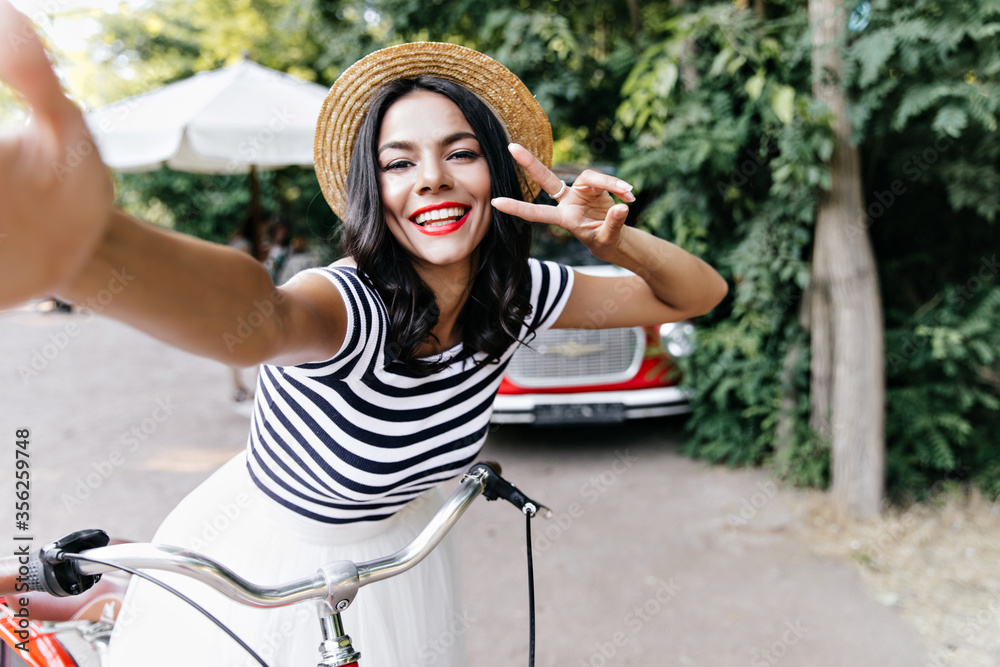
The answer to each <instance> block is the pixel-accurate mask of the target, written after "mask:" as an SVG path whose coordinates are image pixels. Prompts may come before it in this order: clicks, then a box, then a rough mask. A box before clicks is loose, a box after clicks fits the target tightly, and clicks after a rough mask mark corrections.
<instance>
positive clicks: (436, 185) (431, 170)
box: [416, 158, 452, 192]
mask: <svg viewBox="0 0 1000 667" xmlns="http://www.w3.org/2000/svg"><path fill="white" fill-rule="evenodd" d="M416 186H417V190H419V191H421V192H437V191H438V190H447V189H449V188H451V186H452V180H451V175H450V174H449V172H448V168H447V165H445V164H444V163H443V162H442V161H441V160H435V159H426V158H425V159H423V160H421V161H420V166H419V168H418V173H417V183H416Z"/></svg>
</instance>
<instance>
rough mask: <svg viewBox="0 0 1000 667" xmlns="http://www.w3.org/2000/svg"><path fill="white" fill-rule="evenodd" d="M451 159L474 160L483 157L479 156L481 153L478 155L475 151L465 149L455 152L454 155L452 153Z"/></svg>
mask: <svg viewBox="0 0 1000 667" xmlns="http://www.w3.org/2000/svg"><path fill="white" fill-rule="evenodd" d="M451 157H454V158H459V159H473V160H474V159H475V158H477V157H481V156H480V155H479V153H477V152H475V151H471V150H469V149H467V148H463V149H462V150H460V151H455V152H454V153H452V154H451Z"/></svg>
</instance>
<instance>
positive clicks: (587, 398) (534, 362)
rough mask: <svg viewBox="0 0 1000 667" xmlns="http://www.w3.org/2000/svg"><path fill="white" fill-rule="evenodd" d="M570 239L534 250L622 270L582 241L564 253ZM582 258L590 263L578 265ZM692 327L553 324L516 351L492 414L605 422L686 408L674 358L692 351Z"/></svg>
mask: <svg viewBox="0 0 1000 667" xmlns="http://www.w3.org/2000/svg"><path fill="white" fill-rule="evenodd" d="M573 243H575V242H566V241H560V242H558V243H556V244H553V243H551V242H550V243H549V244H548V248H547V251H545V252H541V253H539V252H537V251H536V256H539V257H540V258H541V259H554V260H556V261H562V262H563V263H566V264H571V265H573V267H574V269H575V270H577V271H580V272H583V273H589V274H593V275H621V274H624V273H626V272H625V270H624V269H620V268H618V267H614V266H610V265H608V264H593V262H596V260H594V258H593V257H592V256H591V255H590V253H589V252H586V250H585V249H584V252H583V253H580V252H579V250H578V249H576V250H575V251H573V252H572V253H571V254H570V255H569V256H567V254H566V251H567V250H569V249H572V248H573V245H572V244H573ZM553 246H554V247H555V252H553ZM580 247H581V248H582V246H580ZM567 259H568V260H569V261H566V260H567ZM574 260H576V261H574ZM581 261H587V262H590V265H579V262H581ZM693 334H694V325H693V324H691V323H690V322H676V323H666V324H663V325H661V326H659V327H633V328H629V329H593V330H589V329H550V330H549V331H546V332H544V333H542V334H540V335H539V336H538V337H537V338H535V339H534V340H533V341H532V342H531V343H530V346H529V347H522V348H521V349H519V350H518V351H517V352H516V353H515V354H514V358H513V359H512V360H511V362H510V365H509V366H508V367H507V375H506V376H505V377H504V379H503V382H502V383H501V385H500V391H499V393H498V394H497V398H496V401H495V402H494V404H493V417H492V422H493V423H495V424H536V425H543V424H567V423H609V422H620V421H624V420H626V419H638V418H642V417H660V416H664V415H673V414H680V413H685V412H690V411H691V408H690V405H689V403H688V396H687V395H686V394H685V392H684V390H682V389H681V388H680V387H679V386H678V384H679V380H680V378H679V374H678V372H677V369H676V367H675V363H674V360H675V359H676V358H677V357H681V356H685V355H687V354H690V353H691V349H692V344H693Z"/></svg>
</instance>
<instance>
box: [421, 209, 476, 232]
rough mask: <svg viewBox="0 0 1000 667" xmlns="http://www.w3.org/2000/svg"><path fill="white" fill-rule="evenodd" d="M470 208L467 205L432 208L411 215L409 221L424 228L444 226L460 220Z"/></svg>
mask: <svg viewBox="0 0 1000 667" xmlns="http://www.w3.org/2000/svg"><path fill="white" fill-rule="evenodd" d="M470 208H471V207H469V206H447V207H442V208H436V209H433V210H424V211H421V212H418V213H417V214H416V215H414V216H412V217H411V218H410V221H411V222H413V223H415V224H417V225H420V226H421V227H426V228H434V227H444V226H445V225H451V224H454V223H456V222H458V221H459V220H461V219H462V218H463V217H465V214H466V213H468V212H469V210H470Z"/></svg>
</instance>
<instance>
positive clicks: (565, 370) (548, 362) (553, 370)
mask: <svg viewBox="0 0 1000 667" xmlns="http://www.w3.org/2000/svg"><path fill="white" fill-rule="evenodd" d="M645 347H646V336H645V334H644V333H643V330H642V329H641V328H640V327H635V328H632V329H598V330H588V329H550V330H549V331H545V332H543V333H542V334H541V335H539V336H538V337H537V338H535V339H534V340H533V341H531V343H529V346H528V347H522V348H521V349H519V350H518V351H517V353H516V354H515V355H514V358H513V359H511V362H510V366H509V367H508V368H507V376H508V377H509V378H510V380H511V381H512V382H514V383H515V384H518V385H520V386H522V387H556V386H579V385H591V384H611V383H615V382H624V381H626V380H629V379H631V378H632V377H634V376H635V374H636V373H637V372H638V370H639V366H640V365H641V364H642V358H643V355H644V354H645V351H646V350H645Z"/></svg>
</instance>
